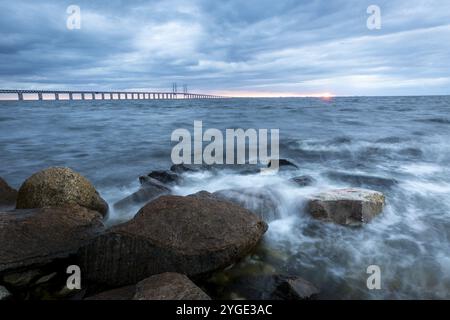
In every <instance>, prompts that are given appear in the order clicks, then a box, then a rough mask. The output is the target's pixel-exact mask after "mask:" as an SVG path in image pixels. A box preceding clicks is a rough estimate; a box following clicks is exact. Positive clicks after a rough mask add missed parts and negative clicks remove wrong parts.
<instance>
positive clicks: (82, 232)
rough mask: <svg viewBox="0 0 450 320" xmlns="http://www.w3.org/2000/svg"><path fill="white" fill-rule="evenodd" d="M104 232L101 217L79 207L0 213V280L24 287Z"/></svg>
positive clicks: (95, 212) (94, 212)
mask: <svg viewBox="0 0 450 320" xmlns="http://www.w3.org/2000/svg"><path fill="white" fill-rule="evenodd" d="M103 229H104V226H103V222H102V216H101V215H100V213H99V212H97V211H93V210H89V209H86V208H84V207H80V206H71V207H59V208H57V207H52V208H40V209H22V210H14V211H7V212H0V243H1V245H0V279H1V278H3V280H5V279H10V280H11V281H9V282H13V283H14V282H15V283H16V284H17V283H18V284H19V285H26V284H27V282H30V281H32V280H33V279H35V278H38V277H39V276H40V274H39V272H38V271H35V269H36V268H39V267H42V266H45V265H47V264H50V263H51V262H53V261H54V260H56V259H61V258H66V257H68V256H69V255H71V254H74V253H76V252H77V250H78V248H79V247H80V246H81V245H82V244H84V243H86V241H88V240H90V239H92V238H93V237H94V236H96V235H97V234H98V233H99V232H101V231H103ZM24 281H25V282H24Z"/></svg>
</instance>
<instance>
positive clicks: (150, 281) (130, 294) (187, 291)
mask: <svg viewBox="0 0 450 320" xmlns="http://www.w3.org/2000/svg"><path fill="white" fill-rule="evenodd" d="M87 300H210V297H208V295H207V294H206V293H205V292H203V291H202V289H200V288H199V287H197V286H196V285H195V284H194V283H193V282H192V281H191V280H189V278H188V277H186V276H185V275H182V274H179V273H173V272H166V273H162V274H157V275H154V276H151V277H149V278H147V279H144V280H142V281H140V282H138V283H137V284H136V285H131V286H126V287H121V288H118V289H113V290H109V291H106V292H102V293H99V294H97V295H95V296H92V297H89V298H87Z"/></svg>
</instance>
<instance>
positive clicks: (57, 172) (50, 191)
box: [17, 167, 108, 215]
mask: <svg viewBox="0 0 450 320" xmlns="http://www.w3.org/2000/svg"><path fill="white" fill-rule="evenodd" d="M74 204H78V205H80V206H82V207H86V208H88V209H92V210H96V211H98V212H100V213H101V214H102V215H106V213H107V212H108V204H107V203H106V201H105V200H103V199H102V198H101V197H100V195H99V194H98V192H97V191H96V190H95V188H94V186H93V185H92V184H91V183H90V182H89V181H88V180H87V179H86V178H85V177H83V176H82V175H80V174H78V173H76V172H75V171H73V170H71V169H69V168H56V167H53V168H49V169H45V170H43V171H39V172H38V173H35V174H34V175H32V176H31V177H29V178H28V179H27V180H26V181H25V182H24V183H23V184H22V186H21V187H20V189H19V194H18V197H17V209H32V208H43V207H61V206H65V205H74Z"/></svg>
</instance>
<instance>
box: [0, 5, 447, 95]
mask: <svg viewBox="0 0 450 320" xmlns="http://www.w3.org/2000/svg"><path fill="white" fill-rule="evenodd" d="M72 4H75V5H78V6H79V7H80V8H81V29H80V30H69V29H67V27H66V19H67V17H68V14H67V13H66V9H67V7H68V6H69V5H72ZM371 4H376V5H378V6H379V7H380V8H381V10H382V11H381V13H382V28H381V29H380V30H369V29H368V28H367V27H366V20H367V18H368V17H369V15H368V14H367V13H366V9H367V7H368V6H369V5H371ZM449 18H450V3H449V2H448V1H444V0H442V1H438V0H428V1H426V0H412V1H395V2H394V1H387V0H383V1H377V0H376V1H360V0H353V1H348V0H338V1H314V0H309V1H294V0H285V1H268V0H258V1H256V0H250V1H237V0H236V1H210V0H209V1H206V0H205V1H200V0H198V1H182V0H168V1H167V0H166V1H118V0H116V1H95V2H94V1H76V0H75V1H73V2H68V1H48V0H41V1H20V2H19V1H16V2H12V1H10V2H7V1H3V2H1V3H0V87H8V88H29V87H33V88H58V89H60V88H80V89H90V88H96V89H97V88H98V89H144V88H152V89H168V88H170V86H171V83H172V82H175V81H176V82H178V83H180V84H181V83H188V84H189V85H190V87H191V88H192V90H201V91H211V92H222V91H225V92H227V91H229V92H231V93H242V94H258V93H259V94H275V95H278V94H280V95H290V94H299V95H301V94H317V93H322V92H331V93H334V94H341V95H352V94H357V95H363V94H368V95H372V94H379V95H383V94H386V95H387V94H448V93H450V92H449V89H448V88H449V87H450V80H449V74H448V70H450V44H449V41H448V39H450V19H449Z"/></svg>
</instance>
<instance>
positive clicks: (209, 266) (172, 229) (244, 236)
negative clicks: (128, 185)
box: [78, 196, 267, 286]
mask: <svg viewBox="0 0 450 320" xmlns="http://www.w3.org/2000/svg"><path fill="white" fill-rule="evenodd" d="M266 230H267V224H266V223H265V222H263V221H262V220H260V219H259V218H258V217H257V216H256V215H255V214H253V213H252V212H250V211H248V210H246V209H244V208H242V207H240V206H237V205H235V204H233V203H231V202H228V201H223V200H219V199H216V198H214V197H213V196H211V197H206V196H187V197H181V196H161V197H159V198H157V199H156V200H153V201H152V202H150V203H148V204H147V205H146V206H144V207H143V208H142V209H141V210H139V212H138V213H137V214H136V216H135V217H134V218H133V219H132V220H130V221H129V222H126V223H124V224H121V225H117V226H115V227H113V228H111V229H109V230H108V231H107V232H106V233H105V234H102V235H100V236H98V237H97V238H96V239H94V240H93V241H91V242H90V243H89V244H88V245H86V246H84V247H83V248H81V249H80V251H79V254H78V257H79V264H80V266H82V270H84V274H85V277H86V278H87V279H88V280H91V281H92V282H95V283H99V284H106V285H109V286H123V285H128V284H133V283H136V282H137V281H140V280H142V279H144V278H146V277H149V276H151V275H155V274H159V273H164V272H179V273H183V274H186V275H188V276H198V275H202V274H207V273H210V272H212V271H214V270H217V269H221V268H225V267H227V266H229V265H231V264H233V263H235V262H236V261H238V260H240V259H241V258H243V257H244V256H245V255H247V254H248V253H249V252H251V250H252V249H253V248H254V246H255V245H256V244H257V243H258V241H259V240H260V239H261V237H262V235H263V234H264V233H265V231H266Z"/></svg>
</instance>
